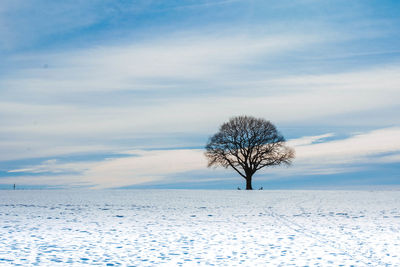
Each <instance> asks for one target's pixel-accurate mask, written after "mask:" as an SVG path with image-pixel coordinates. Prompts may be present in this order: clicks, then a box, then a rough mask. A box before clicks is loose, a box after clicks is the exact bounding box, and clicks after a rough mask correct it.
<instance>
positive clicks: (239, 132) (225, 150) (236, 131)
mask: <svg viewBox="0 0 400 267" xmlns="http://www.w3.org/2000/svg"><path fill="white" fill-rule="evenodd" d="M205 155H206V157H207V158H208V167H211V166H222V167H225V168H228V167H231V168H233V169H234V170H235V171H236V172H237V173H239V174H240V176H242V177H243V178H244V179H246V190H252V189H253V187H252V185H251V181H252V177H253V175H254V173H255V172H256V171H258V170H260V169H262V168H264V167H268V166H276V165H280V164H285V165H290V164H291V163H292V160H293V159H294V155H295V152H294V150H293V149H292V148H289V147H288V146H286V144H285V138H284V137H283V136H282V135H281V134H280V133H279V132H278V131H277V129H276V127H275V126H274V125H273V124H272V123H271V122H269V121H267V120H264V119H258V118H254V117H250V116H238V117H234V118H231V119H230V120H229V121H228V122H226V123H224V124H222V125H221V127H220V129H219V131H218V132H217V133H216V134H214V135H213V136H212V137H210V139H209V141H208V143H207V145H206V152H205Z"/></svg>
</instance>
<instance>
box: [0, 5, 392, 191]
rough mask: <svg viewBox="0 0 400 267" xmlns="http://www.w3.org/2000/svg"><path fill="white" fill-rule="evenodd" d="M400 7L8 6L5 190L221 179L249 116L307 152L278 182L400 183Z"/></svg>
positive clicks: (2, 21)
mask: <svg viewBox="0 0 400 267" xmlns="http://www.w3.org/2000/svg"><path fill="white" fill-rule="evenodd" d="M399 10H400V2H399V1H385V0H383V1H315V0H303V1H257V0H252V1H239V0H225V1H218V0H215V1H83V0H81V1H79V0H76V1H62V3H61V2H59V1H44V0H37V1H22V0H3V1H2V2H1V4H0V58H1V60H0V125H1V127H0V152H1V153H0V188H10V185H12V184H14V183H16V184H17V185H19V186H20V187H23V188H218V189H219V188H221V189H232V188H236V187H237V186H238V185H239V186H242V185H243V183H244V180H243V179H242V178H240V177H239V176H238V175H236V174H235V173H234V172H232V171H231V170H225V169H207V168H206V160H205V158H204V156H203V147H204V145H205V143H206V142H207V139H208V137H209V136H210V135H212V134H214V133H215V132H216V131H217V130H218V127H219V125H220V124H221V123H223V122H224V121H226V120H228V119H229V118H230V117H232V116H235V115H242V114H245V115H252V116H256V117H262V118H266V119H268V120H271V121H272V122H273V123H274V124H275V125H276V126H277V127H278V129H279V130H280V131H281V132H282V133H283V135H284V136H285V137H286V138H287V139H288V142H289V144H290V145H291V146H293V147H294V148H295V149H296V152H297V158H296V160H295V162H294V164H293V166H292V167H290V168H284V167H282V168H273V169H265V170H263V171H261V172H260V173H258V174H256V176H255V178H254V180H255V185H256V186H264V188H273V189H278V188H288V189H289V188H290V189H293V188H296V189H301V188H328V189H329V188H365V187H368V188H369V187H377V188H382V187H385V188H397V187H398V186H399V185H400V174H399V173H400V172H399V171H400V164H399V163H400V138H399V136H400V103H399V100H398V99H400V48H399V47H400V17H399V16H398V14H399Z"/></svg>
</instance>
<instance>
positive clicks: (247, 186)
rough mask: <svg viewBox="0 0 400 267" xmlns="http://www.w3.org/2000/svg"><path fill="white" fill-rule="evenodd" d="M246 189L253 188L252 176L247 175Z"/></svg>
mask: <svg viewBox="0 0 400 267" xmlns="http://www.w3.org/2000/svg"><path fill="white" fill-rule="evenodd" d="M246 190H253V187H252V186H251V176H247V177H246Z"/></svg>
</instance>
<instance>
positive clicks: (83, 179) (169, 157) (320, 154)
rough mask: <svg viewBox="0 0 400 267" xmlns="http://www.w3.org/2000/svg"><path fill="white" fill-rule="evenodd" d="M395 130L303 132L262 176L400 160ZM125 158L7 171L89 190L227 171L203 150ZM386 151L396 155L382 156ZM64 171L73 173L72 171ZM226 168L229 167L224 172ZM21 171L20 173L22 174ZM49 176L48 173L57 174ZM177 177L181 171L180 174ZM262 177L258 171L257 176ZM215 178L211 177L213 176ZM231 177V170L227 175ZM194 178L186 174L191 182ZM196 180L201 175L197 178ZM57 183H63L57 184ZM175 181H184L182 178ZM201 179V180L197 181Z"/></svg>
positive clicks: (356, 168)
mask: <svg viewBox="0 0 400 267" xmlns="http://www.w3.org/2000/svg"><path fill="white" fill-rule="evenodd" d="M399 135H400V128H398V127H394V128H385V129H380V130H375V131H371V132H367V133H359V134H355V135H353V136H350V137H348V138H346V139H340V140H328V141H324V138H327V137H331V136H333V134H325V135H319V136H308V137H302V138H298V139H294V140H290V141H289V142H288V143H289V145H292V146H294V148H295V150H296V159H295V161H294V162H295V163H294V166H293V167H290V168H277V169H276V168H275V169H263V171H261V172H260V173H261V174H267V176H271V174H273V175H274V176H273V178H272V179H278V178H279V177H287V176H290V175H291V176H293V175H294V174H297V175H299V174H301V175H316V174H319V175H321V174H323V175H325V174H335V173H343V172H354V171H360V170H362V169H363V168H364V167H363V166H362V164H379V163H382V162H387V163H390V162H391V163H393V162H400V158H399V156H398V155H399V154H400V141H399V139H398V136H399ZM123 153H124V154H132V155H133V156H125V157H121V158H110V159H105V160H102V161H95V162H93V161H92V162H73V163H62V162H58V161H57V160H48V161H45V162H43V163H42V164H39V165H37V166H30V167H26V168H23V169H15V170H9V171H8V172H9V173H21V177H18V181H21V182H24V183H26V184H41V183H48V184H50V185H68V186H76V185H78V184H81V185H85V186H89V187H91V188H96V189H101V188H115V187H124V186H131V185H138V184H144V183H154V182H158V183H168V182H169V183H174V181H173V180H171V178H170V177H174V175H180V174H185V173H192V176H193V173H194V172H198V173H200V174H202V176H204V175H209V177H208V178H207V179H212V180H218V179H220V180H223V179H226V178H215V175H217V176H218V175H220V174H221V173H223V172H226V171H225V170H222V169H216V170H215V169H207V168H206V166H207V162H206V159H205V157H204V154H203V153H204V151H203V150H202V149H176V150H152V151H143V150H132V151H123ZM387 153H397V154H392V155H389V156H388V155H387ZM69 172H71V173H72V172H74V173H77V174H75V175H70V174H68V173H69ZM228 172H229V171H228ZM29 173H31V174H40V173H46V174H47V175H45V176H40V175H39V176H31V177H29V176H26V174H29ZM63 173H66V174H63ZM24 174H25V175H24ZM56 174H58V175H57V176H54V177H52V175H56ZM181 176H182V175H181ZM261 176H263V175H261ZM213 177H214V178H213ZM233 177H236V176H235V174H234V173H233V172H232V178H233ZM191 179H193V177H188V178H187V179H186V180H188V181H190V180H191ZM199 179H201V177H200V178H199ZM0 181H1V183H10V182H11V183H12V181H16V178H2V179H1V180H0ZM61 181H65V182H64V184H62V182H61ZM180 181H183V182H184V181H185V179H181V180H180ZM200 182H201V180H200Z"/></svg>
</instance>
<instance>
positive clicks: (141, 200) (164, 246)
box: [0, 190, 400, 266]
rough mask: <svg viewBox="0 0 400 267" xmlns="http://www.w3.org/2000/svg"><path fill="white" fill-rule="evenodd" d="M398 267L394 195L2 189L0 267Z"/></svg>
mask: <svg viewBox="0 0 400 267" xmlns="http://www.w3.org/2000/svg"><path fill="white" fill-rule="evenodd" d="M85 264H87V265H100V266H117V265H123V266H154V265H156V264H160V265H162V266H166V265H168V266H175V265H184V266H192V265H216V266H235V265H240V264H242V265H244V266H278V265H280V266H290V265H293V266H315V265H316V266H318V265H319V266H350V265H354V266H367V265H369V266H399V265H400V191H352V192H351V191H253V192H246V191H211V190H210V191H190V190H142V191H137V190H109V191H56V190H54V191H44V190H37V191H34V190H32V191H29V190H21V191H18V190H16V191H0V266H8V265H11V266H32V265H33V266H35V265H39V266H66V265H67V266H68V265H73V266H81V265H85Z"/></svg>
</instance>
